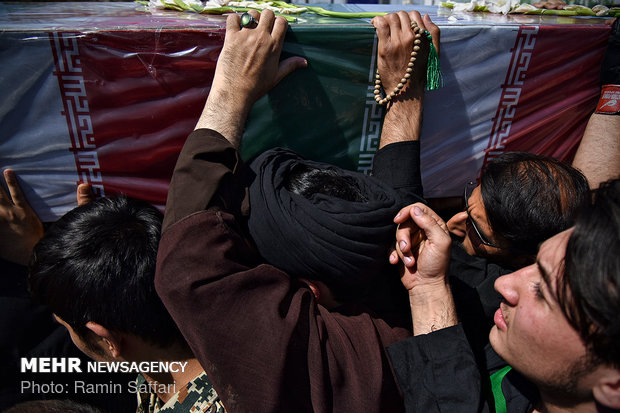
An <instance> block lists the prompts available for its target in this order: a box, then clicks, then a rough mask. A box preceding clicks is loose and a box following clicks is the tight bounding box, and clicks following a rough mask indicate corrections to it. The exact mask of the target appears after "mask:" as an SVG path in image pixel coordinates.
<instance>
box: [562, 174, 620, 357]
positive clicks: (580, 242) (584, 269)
mask: <svg viewBox="0 0 620 413" xmlns="http://www.w3.org/2000/svg"><path fill="white" fill-rule="evenodd" d="M619 253H620V179H616V180H613V181H608V182H606V183H603V184H601V186H600V187H599V189H598V190H596V191H595V197H594V201H593V202H592V203H591V204H590V205H589V206H588V207H587V208H586V209H585V210H584V211H583V213H582V214H580V215H579V217H578V218H577V222H576V225H575V229H574V231H573V233H572V234H571V236H570V238H569V240H568V244H567V246H566V255H565V258H564V276H563V277H562V278H561V279H560V280H558V301H559V302H560V305H561V306H562V308H563V309H564V313H565V314H566V317H567V318H568V320H569V322H570V323H571V325H572V326H573V327H574V328H575V329H576V330H577V331H578V332H579V334H580V336H581V338H582V339H583V341H584V342H585V343H586V346H587V347H588V348H589V349H590V350H591V352H592V353H593V355H594V356H595V358H596V359H598V360H599V361H601V362H603V363H606V364H609V365H611V366H613V367H615V368H616V369H620V254H619Z"/></svg>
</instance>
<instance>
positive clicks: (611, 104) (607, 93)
mask: <svg viewBox="0 0 620 413" xmlns="http://www.w3.org/2000/svg"><path fill="white" fill-rule="evenodd" d="M594 113H596V114H599V115H620V85H603V87H602V90H601V97H600V99H599V101H598V104H597V105H596V111H595V112H594Z"/></svg>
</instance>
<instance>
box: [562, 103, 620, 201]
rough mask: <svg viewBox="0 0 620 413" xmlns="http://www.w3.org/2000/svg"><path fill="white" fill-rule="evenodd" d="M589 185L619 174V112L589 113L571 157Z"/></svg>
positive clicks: (596, 184)
mask: <svg viewBox="0 0 620 413" xmlns="http://www.w3.org/2000/svg"><path fill="white" fill-rule="evenodd" d="M573 166H574V167H575V168H577V169H579V170H580V171H581V172H583V174H584V175H585V176H586V178H588V182H589V184H590V188H592V189H594V188H598V186H599V185H600V184H601V183H602V182H605V181H607V180H609V179H612V178H617V177H618V176H620V115H604V114H597V113H595V114H593V115H592V116H591V117H590V120H589V121H588V125H587V127H586V130H585V132H584V134H583V138H582V140H581V143H580V144H579V148H577V153H576V154H575V158H574V160H573Z"/></svg>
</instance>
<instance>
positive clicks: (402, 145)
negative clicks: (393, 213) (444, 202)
mask: <svg viewBox="0 0 620 413" xmlns="http://www.w3.org/2000/svg"><path fill="white" fill-rule="evenodd" d="M372 175H373V176H374V177H375V178H378V179H380V180H382V181H383V182H385V183H386V184H388V185H390V186H391V187H392V188H394V189H395V190H396V192H398V195H399V196H400V198H401V201H402V204H403V206H406V205H409V204H413V203H415V202H426V201H425V200H424V190H423V187H422V175H421V172H420V141H404V142H396V143H391V144H389V145H386V146H384V147H383V148H381V149H379V150H378V151H377V153H376V154H375V157H374V160H373V165H372Z"/></svg>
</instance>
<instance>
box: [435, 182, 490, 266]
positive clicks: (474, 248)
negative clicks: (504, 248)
mask: <svg viewBox="0 0 620 413" xmlns="http://www.w3.org/2000/svg"><path fill="white" fill-rule="evenodd" d="M465 203H466V206H467V210H466V211H463V212H459V213H458V214H456V215H454V216H453V217H452V218H450V220H449V221H448V222H447V225H448V229H449V230H450V232H452V233H454V234H455V235H457V236H459V237H461V238H462V239H463V240H462V242H461V245H462V246H463V248H464V249H465V251H467V253H468V254H469V255H478V256H482V257H484V256H489V255H496V254H499V253H500V252H501V249H500V248H497V247H493V246H489V245H485V242H486V243H488V244H494V245H498V246H499V245H500V242H499V241H498V240H496V238H497V237H496V236H495V233H494V232H493V230H492V229H491V225H489V221H488V217H487V212H486V209H485V207H484V202H483V200H482V192H481V191H480V186H477V187H476V188H474V189H473V190H472V191H471V194H469V195H468V196H467V199H466V200H465ZM476 229H477V231H476ZM479 233H480V235H479Z"/></svg>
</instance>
